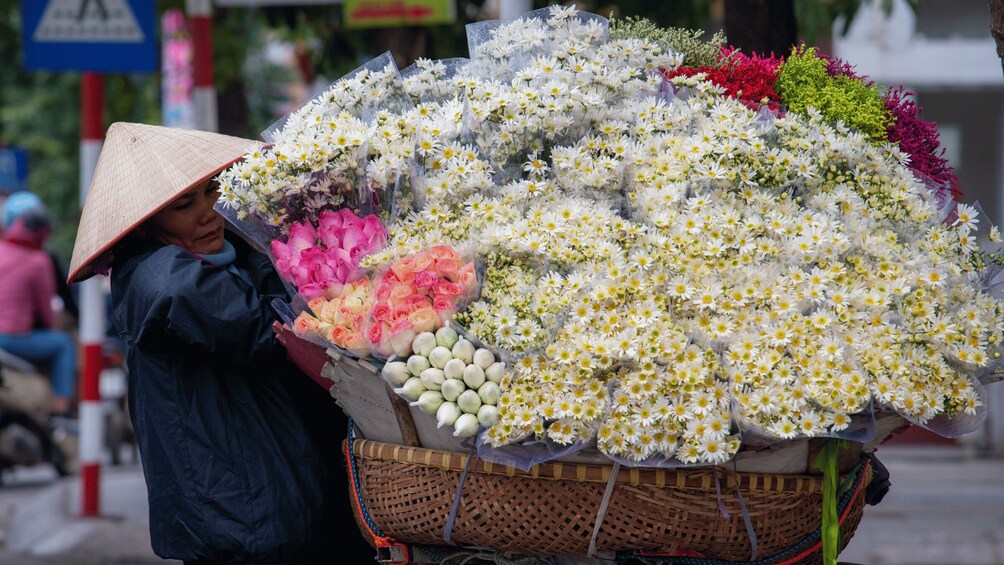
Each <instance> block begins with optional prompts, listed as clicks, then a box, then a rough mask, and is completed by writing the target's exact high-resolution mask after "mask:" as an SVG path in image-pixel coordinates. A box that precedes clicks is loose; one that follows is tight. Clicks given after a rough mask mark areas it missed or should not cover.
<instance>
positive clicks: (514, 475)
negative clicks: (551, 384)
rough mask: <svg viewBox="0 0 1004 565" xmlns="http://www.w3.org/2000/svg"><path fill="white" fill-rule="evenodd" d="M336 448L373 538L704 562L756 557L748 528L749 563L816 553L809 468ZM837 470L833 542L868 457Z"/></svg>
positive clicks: (848, 518)
mask: <svg viewBox="0 0 1004 565" xmlns="http://www.w3.org/2000/svg"><path fill="white" fill-rule="evenodd" d="M345 448H346V455H347V456H348V460H349V462H350V470H351V473H352V481H353V483H354V488H355V493H356V497H355V500H356V508H355V509H354V510H355V513H356V520H357V523H358V525H359V527H360V530H361V531H362V532H363V533H364V535H368V536H369V537H371V539H372V537H373V536H376V537H380V536H385V537H388V538H393V539H394V540H396V541H398V542H401V543H405V544H415V545H418V546H445V541H444V540H449V541H450V542H451V544H452V545H456V546H461V547H474V548H488V549H493V550H498V551H507V552H512V553H517V554H523V555H541V556H543V555H548V556H560V555H587V554H589V553H590V552H592V551H595V552H607V553H609V552H616V553H621V554H623V552H640V554H649V555H666V556H670V555H678V556H679V555H690V556H694V555H700V556H702V559H703V560H700V559H699V560H695V561H680V562H681V563H684V562H692V563H713V562H714V561H715V560H718V561H721V562H746V561H750V560H752V559H754V556H753V543H752V536H751V535H750V531H749V528H752V532H753V534H754V536H755V539H756V544H757V549H758V556H757V558H756V560H755V563H764V564H768V563H775V564H781V563H785V564H788V563H819V562H821V559H820V551H821V550H820V547H821V544H820V536H819V529H820V523H821V515H822V514H821V503H822V490H823V482H822V477H821V476H818V475H784V474H762V473H743V472H734V471H732V470H731V469H727V468H724V467H704V468H700V469H676V470H671V469H651V468H646V469H641V468H627V467H621V468H619V470H618V471H617V474H616V477H615V478H614V480H613V481H611V480H610V479H611V475H612V473H613V471H614V469H615V467H612V466H604V465H586V464H567V463H548V464H541V465H536V466H534V467H531V468H530V470H529V471H521V470H519V469H516V468H513V467H506V466H500V465H497V464H494V465H493V464H491V463H489V462H485V461H482V460H479V459H477V458H476V457H474V458H472V459H471V460H470V465H469V466H468V458H469V457H471V456H469V455H468V454H466V453H459V452H451V451H442V450H436V449H427V448H421V447H408V446H403V445H397V444H390V443H383V442H377V441H371V440H363V439H350V440H349V441H347V442H346V444H345ZM465 467H467V470H466V472H465ZM842 474H843V476H842V482H841V491H840V494H839V495H838V516H839V518H840V522H841V532H842V535H841V543H842V546H843V544H846V543H847V542H848V541H849V540H850V539H851V537H852V536H853V534H854V531H855V529H856V528H857V525H858V523H859V522H860V520H861V515H862V512H863V507H864V493H865V487H866V486H867V485H868V483H869V481H870V480H871V466H870V459H869V458H868V457H867V456H864V457H862V458H861V459H860V461H859V462H858V464H856V465H854V466H853V467H852V468H851V469H850V470H849V471H848V472H845V473H842ZM608 485H611V488H610V489H609V495H607V494H606V493H607V492H608ZM457 497H459V499H458V498H457ZM605 497H607V506H606V507H605V508H601V507H602V506H603V503H604V499H605ZM455 501H456V504H455ZM743 505H745V512H744V510H743ZM454 507H455V508H454ZM451 512H452V513H453V517H452V520H451ZM746 517H748V519H749V524H750V525H749V528H748V527H747V523H746ZM597 518H599V520H600V525H599V527H597V526H596V522H597ZM448 529H449V531H447V530H448ZM591 543H592V544H593V547H592V548H591V547H590V544H591ZM842 546H841V547H842ZM709 559H710V560H711V561H709Z"/></svg>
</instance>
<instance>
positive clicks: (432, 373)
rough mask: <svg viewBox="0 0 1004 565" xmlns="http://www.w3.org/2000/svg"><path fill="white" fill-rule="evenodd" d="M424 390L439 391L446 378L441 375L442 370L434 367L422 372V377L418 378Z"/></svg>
mask: <svg viewBox="0 0 1004 565" xmlns="http://www.w3.org/2000/svg"><path fill="white" fill-rule="evenodd" d="M419 378H420V379H421V382H422V384H423V385H425V388H427V389H429V390H439V388H440V387H441V386H443V381H445V380H446V376H445V375H444V374H443V370H442V369H437V368H435V367H430V368H428V369H426V370H424V371H422V376H421V377H419Z"/></svg>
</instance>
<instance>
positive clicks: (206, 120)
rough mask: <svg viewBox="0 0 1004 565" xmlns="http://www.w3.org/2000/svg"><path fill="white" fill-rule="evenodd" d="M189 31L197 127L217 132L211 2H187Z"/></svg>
mask: <svg viewBox="0 0 1004 565" xmlns="http://www.w3.org/2000/svg"><path fill="white" fill-rule="evenodd" d="M185 11H186V12H187V13H188V29H189V31H190V32H191V34H192V74H193V75H194V77H193V79H194V81H193V85H192V100H193V102H195V127H196V128H197V129H200V130H202V131H218V130H219V127H220V126H219V122H218V120H217V109H216V83H215V82H214V80H213V18H212V15H213V3H212V0H185Z"/></svg>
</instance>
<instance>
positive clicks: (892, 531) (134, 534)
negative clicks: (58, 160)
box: [0, 445, 1004, 565]
mask: <svg viewBox="0 0 1004 565" xmlns="http://www.w3.org/2000/svg"><path fill="white" fill-rule="evenodd" d="M877 454H878V457H879V460H880V461H881V462H882V463H883V464H884V465H885V466H886V467H887V468H888V469H889V472H890V475H891V481H892V487H891V489H890V491H889V493H888V494H887V495H886V497H885V499H884V500H883V501H882V502H881V503H880V504H879V505H878V506H868V507H866V508H865V512H864V518H863V520H862V522H861V525H860V526H859V527H858V529H857V531H856V533H855V535H854V538H853V539H852V540H851V542H850V544H849V545H848V547H847V548H846V549H845V550H844V552H843V553H841V554H840V557H839V560H840V561H842V562H849V563H860V564H867V565H908V564H909V565H995V564H1004V458H1000V457H997V458H988V457H981V456H978V455H977V454H976V452H974V451H973V450H972V449H970V448H966V447H964V446H957V445H884V446H880V448H879V450H878V452H877ZM101 473H102V476H101V506H100V509H101V512H102V516H101V517H99V518H82V517H80V515H79V505H80V479H79V477H70V478H67V479H62V480H53V481H51V482H45V483H44V484H45V486H44V487H42V488H36V489H32V490H31V491H30V492H21V493H19V492H16V491H15V492H11V490H10V489H4V488H3V487H0V536H2V538H0V539H2V540H3V542H4V543H3V545H2V548H0V565H55V564H57V563H58V564H68V563H69V564H73V565H152V564H154V563H158V564H179V563H180V562H177V561H165V560H161V559H160V558H158V557H156V556H155V555H154V554H153V552H152V550H151V549H150V536H149V531H148V515H147V509H148V507H147V500H146V485H145V483H144V481H143V474H142V470H141V469H140V468H139V466H138V465H123V466H119V467H102V470H101Z"/></svg>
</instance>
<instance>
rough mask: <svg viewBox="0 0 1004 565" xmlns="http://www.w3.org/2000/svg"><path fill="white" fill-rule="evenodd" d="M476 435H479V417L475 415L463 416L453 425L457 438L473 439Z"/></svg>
mask: <svg viewBox="0 0 1004 565" xmlns="http://www.w3.org/2000/svg"><path fill="white" fill-rule="evenodd" d="M476 433H478V417H477V416H475V415H474V414H461V415H460V416H458V417H457V421H456V422H454V423H453V435H455V436H457V437H471V436H472V435H474V434H476Z"/></svg>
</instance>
